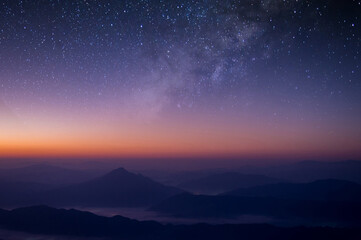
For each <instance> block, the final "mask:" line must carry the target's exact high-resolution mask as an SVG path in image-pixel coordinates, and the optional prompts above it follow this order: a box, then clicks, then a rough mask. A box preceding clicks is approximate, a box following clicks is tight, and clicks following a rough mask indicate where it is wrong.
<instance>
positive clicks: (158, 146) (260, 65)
mask: <svg viewBox="0 0 361 240" xmlns="http://www.w3.org/2000/svg"><path fill="white" fill-rule="evenodd" d="M360 12H361V1H360V0H348V1H342V2H341V1H337V0H330V1H323V0H322V1H321V0H312V1H311V0H293V1H288V0H239V1H235V0H204V1H196V0H185V1H176V0H170V1H166V0H158V1H155V0H154V1H152V0H138V1H136V0H117V1H116V0H113V1H109V0H104V1H91V0H72V1H70V0H24V1H16V0H8V1H6V0H2V1H0V156H99V157H102V156H111V157H125V156H127V157H129V156H137V157H139V156H142V157H157V156H165V157H166V156H182V157H185V156H192V157H194V156H205V157H206V156H212V157H215V156H219V157H239V158H284V159H295V158H297V159H309V158H312V159H315V158H317V159H321V158H322V159H323V158H325V159H335V158H340V159H341V158H342V159H345V158H361V124H360V123H361V71H360V64H361V60H360V51H361V46H360V45H361V21H360V17H361V16H360Z"/></svg>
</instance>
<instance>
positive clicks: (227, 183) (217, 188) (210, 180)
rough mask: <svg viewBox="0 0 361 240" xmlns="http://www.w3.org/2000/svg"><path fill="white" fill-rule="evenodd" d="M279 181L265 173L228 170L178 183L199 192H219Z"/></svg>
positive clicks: (180, 186)
mask: <svg viewBox="0 0 361 240" xmlns="http://www.w3.org/2000/svg"><path fill="white" fill-rule="evenodd" d="M278 182H281V180H279V179H276V178H271V177H267V176H263V175H255V174H242V173H238V172H226V173H219V174H211V175H209V176H206V177H202V178H198V179H194V180H191V181H187V182H184V183H182V184H180V185H178V187H179V188H181V189H184V190H187V191H190V192H193V193H197V194H219V193H223V192H226V191H230V190H234V189H237V188H245V187H254V186H258V185H264V184H271V183H278Z"/></svg>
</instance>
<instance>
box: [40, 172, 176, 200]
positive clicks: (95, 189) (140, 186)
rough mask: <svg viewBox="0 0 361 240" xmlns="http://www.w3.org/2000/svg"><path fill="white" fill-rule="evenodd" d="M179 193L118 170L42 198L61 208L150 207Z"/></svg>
mask: <svg viewBox="0 0 361 240" xmlns="http://www.w3.org/2000/svg"><path fill="white" fill-rule="evenodd" d="M180 192H181V190H178V189H176V188H174V187H168V186H164V185H162V184H160V183H157V182H154V181H153V180H151V179H149V178H147V177H144V176H142V175H140V174H134V173H130V172H128V171H127V170H125V169H124V168H118V169H116V170H113V171H111V172H110V173H108V174H106V175H104V176H101V177H98V178H96V179H93V180H90V181H87V182H84V183H80V184H74V185H71V186H67V187H63V188H58V189H54V190H51V191H48V192H46V193H44V195H43V196H40V201H43V203H46V204H51V205H60V206H99V207H138V206H149V205H151V204H154V203H157V202H159V201H161V200H164V199H166V198H168V197H170V196H172V195H175V194H177V193H180Z"/></svg>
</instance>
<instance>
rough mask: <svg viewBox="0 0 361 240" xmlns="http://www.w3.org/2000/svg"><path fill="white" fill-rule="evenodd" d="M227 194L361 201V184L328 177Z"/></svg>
mask: <svg viewBox="0 0 361 240" xmlns="http://www.w3.org/2000/svg"><path fill="white" fill-rule="evenodd" d="M225 194H226V195H236V196H252V197H274V198H283V199H299V200H322V201H346V202H347V201H349V202H361V185H360V184H357V183H353V182H349V181H344V180H335V179H327V180H318V181H314V182H311V183H278V184H269V185H264V186H257V187H251V188H240V189H237V190H234V191H230V192H228V193H225Z"/></svg>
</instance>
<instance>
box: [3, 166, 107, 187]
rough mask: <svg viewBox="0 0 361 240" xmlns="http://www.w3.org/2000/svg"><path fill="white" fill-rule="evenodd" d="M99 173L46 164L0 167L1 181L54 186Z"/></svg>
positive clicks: (84, 179) (76, 181)
mask: <svg viewBox="0 0 361 240" xmlns="http://www.w3.org/2000/svg"><path fill="white" fill-rule="evenodd" d="M99 175H100V173H99V172H96V171H80V170H73V169H67V168H62V167H56V166H52V165H47V164H35V165H30V166H26V167H20V168H7V169H0V180H3V181H4V180H6V181H10V182H32V183H40V184H46V185H54V186H60V185H69V184H73V183H80V182H84V181H88V180H90V179H92V178H95V177H97V176H99Z"/></svg>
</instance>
